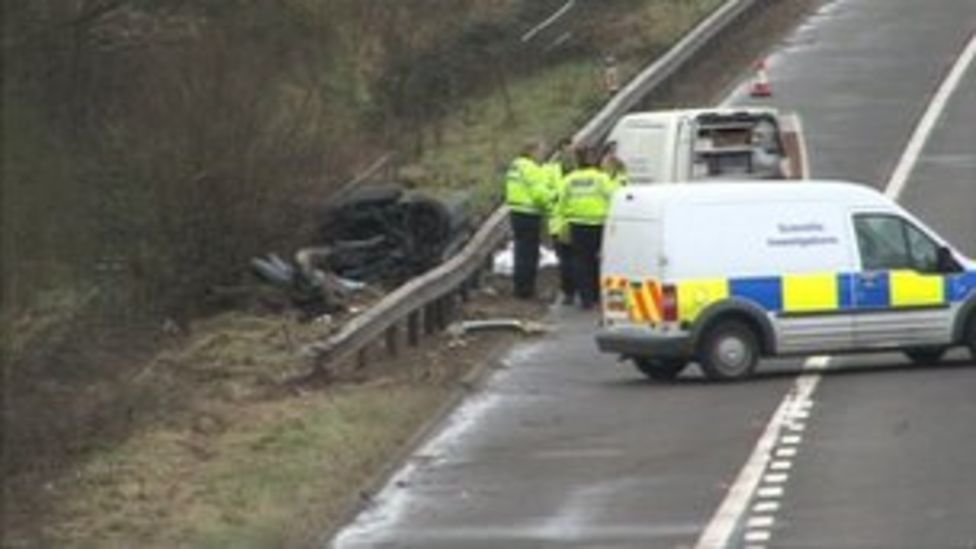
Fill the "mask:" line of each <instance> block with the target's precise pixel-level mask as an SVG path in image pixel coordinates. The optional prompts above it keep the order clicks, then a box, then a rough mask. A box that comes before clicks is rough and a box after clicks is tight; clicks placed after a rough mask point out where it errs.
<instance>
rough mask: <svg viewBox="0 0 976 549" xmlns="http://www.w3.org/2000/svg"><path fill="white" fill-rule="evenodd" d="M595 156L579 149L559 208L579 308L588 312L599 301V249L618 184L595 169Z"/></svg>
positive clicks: (566, 181)
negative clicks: (567, 234) (567, 238)
mask: <svg viewBox="0 0 976 549" xmlns="http://www.w3.org/2000/svg"><path fill="white" fill-rule="evenodd" d="M598 162H599V153H598V152H597V151H596V150H595V149H592V148H582V149H579V151H578V154H577V168H576V169H575V170H573V171H572V172H571V173H570V174H569V175H567V176H566V178H565V180H564V181H563V193H562V196H561V197H560V205H559V209H560V212H561V214H562V215H563V216H564V217H565V219H566V221H567V222H568V223H569V232H570V240H571V242H572V246H573V255H574V259H575V266H576V269H575V271H576V283H577V286H578V288H579V294H580V305H581V306H582V307H583V308H584V309H592V308H593V307H594V306H595V305H596V303H597V301H599V298H600V247H601V245H602V241H603V224H604V222H605V220H606V217H607V213H608V210H609V209H610V199H611V197H612V196H613V193H614V191H616V190H617V188H618V187H619V183H618V182H617V181H615V180H614V179H612V178H611V177H610V176H608V175H607V174H606V173H605V172H603V171H602V170H600V169H599V168H598V167H597V164H598Z"/></svg>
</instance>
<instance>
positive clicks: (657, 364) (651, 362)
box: [634, 358, 688, 381]
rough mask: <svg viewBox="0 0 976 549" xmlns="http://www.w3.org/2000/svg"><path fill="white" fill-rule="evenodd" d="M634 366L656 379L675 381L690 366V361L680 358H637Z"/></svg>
mask: <svg viewBox="0 0 976 549" xmlns="http://www.w3.org/2000/svg"><path fill="white" fill-rule="evenodd" d="M634 366H637V369H638V370H640V371H641V373H642V374H644V375H645V376H647V377H648V378H650V379H653V380H654V381H674V379H675V378H677V377H678V375H679V374H681V372H682V371H683V370H684V369H685V367H686V366H688V361H686V360H683V359H680V358H635V359H634Z"/></svg>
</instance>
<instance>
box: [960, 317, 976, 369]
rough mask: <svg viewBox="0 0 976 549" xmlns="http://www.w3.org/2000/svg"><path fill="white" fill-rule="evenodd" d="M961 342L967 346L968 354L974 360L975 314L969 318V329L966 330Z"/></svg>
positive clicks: (975, 340)
mask: <svg viewBox="0 0 976 549" xmlns="http://www.w3.org/2000/svg"><path fill="white" fill-rule="evenodd" d="M963 343H964V344H965V345H966V346H967V347H969V354H971V355H972V356H973V361H974V362H976V316H974V317H973V318H972V319H970V320H969V329H968V330H966V340H965V341H964V342H963Z"/></svg>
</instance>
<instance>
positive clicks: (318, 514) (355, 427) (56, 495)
mask: <svg viewBox="0 0 976 549" xmlns="http://www.w3.org/2000/svg"><path fill="white" fill-rule="evenodd" d="M503 285H504V284H503ZM498 292H504V293H507V290H506V289H504V288H498V289H496V290H495V291H494V292H492V293H490V294H482V295H479V296H478V297H477V298H476V299H475V300H473V301H472V302H470V303H469V304H467V305H466V309H465V315H466V316H467V317H470V318H483V317H486V316H495V315H497V314H499V313H505V312H507V313H508V314H512V313H513V312H517V315H518V316H521V317H539V316H541V315H542V314H543V312H544V310H545V307H544V306H543V305H542V304H534V305H529V306H526V305H525V304H514V303H511V302H510V301H509V300H507V299H504V298H502V299H499V298H498V297H497V293H498ZM192 331H193V333H194V334H196V335H194V336H192V337H189V338H188V340H187V341H185V342H184V344H183V345H181V346H179V347H178V348H175V349H173V350H170V351H166V352H163V353H161V354H160V355H158V356H157V357H156V358H155V359H154V360H153V361H152V362H151V363H150V365H149V366H148V367H147V368H145V369H144V370H143V372H142V373H141V374H140V379H139V380H138V384H139V385H142V386H153V387H155V398H156V399H157V401H156V402H155V403H154V406H155V407H156V413H157V414H158V419H157V420H156V421H154V422H151V423H150V424H147V425H146V426H145V427H144V428H142V429H140V430H139V431H137V432H136V434H134V435H133V436H131V437H129V438H128V439H126V440H125V441H124V442H122V443H121V444H118V445H115V446H107V447H105V448H103V449H102V450H100V451H97V452H94V453H93V454H92V457H91V458H90V459H88V460H87V461H86V462H85V463H83V464H82V465H80V466H79V467H78V468H76V469H75V471H74V472H73V473H72V474H71V475H70V476H67V477H62V478H60V479H58V480H56V481H53V482H49V483H47V484H46V485H45V486H44V488H43V490H42V494H41V495H42V496H43V497H44V498H45V499H46V500H47V501H48V505H47V506H46V508H45V511H44V512H45V513H47V515H48V516H46V517H44V522H43V524H39V523H37V520H36V519H37V518H38V517H34V521H31V520H29V519H30V517H21V518H22V519H25V520H22V521H20V524H17V523H15V524H13V526H14V528H13V529H12V530H11V531H9V532H8V533H7V536H8V537H7V538H6V539H5V541H4V543H5V544H6V545H7V546H11V547H18V546H31V547H34V546H42V547H47V546H57V547H95V546H97V547H103V546H108V547H133V546H140V547H278V546H292V545H296V544H299V543H303V542H307V541H308V539H309V537H311V536H313V535H319V534H321V533H322V532H324V531H328V529H330V528H332V527H334V526H335V525H336V522H337V521H339V520H341V519H342V518H343V516H344V512H345V511H346V510H347V508H348V507H347V506H348V505H349V503H350V495H354V494H357V493H358V490H360V489H362V487H363V486H364V483H365V482H366V480H367V479H369V478H371V477H372V476H373V475H375V474H376V473H377V471H379V470H380V469H381V468H382V467H383V466H384V465H385V464H386V463H387V462H388V460H389V459H390V456H392V455H394V454H395V453H396V451H397V449H398V448H400V447H402V445H403V444H404V442H405V441H406V440H407V439H408V438H409V437H411V436H412V434H413V433H415V432H416V431H417V429H418V428H419V427H420V425H422V424H423V423H424V422H425V421H426V420H428V419H429V418H430V417H431V416H432V415H433V413H434V411H435V410H436V409H437V408H439V407H440V406H441V405H442V404H443V403H444V402H445V400H446V398H447V396H448V395H449V394H451V392H452V391H455V390H458V385H457V382H458V380H459V379H460V378H461V377H462V376H463V375H464V374H465V373H466V372H468V371H469V370H470V369H471V368H472V367H473V366H474V365H475V364H480V363H482V362H483V361H484V360H485V356H487V355H488V354H489V350H490V349H491V348H493V347H495V346H497V345H499V344H501V342H503V341H511V338H512V336H510V335H507V334H487V335H484V336H479V337H476V338H473V339H471V340H469V341H467V345H465V346H464V347H462V348H458V347H457V346H455V345H448V343H449V339H448V337H447V336H446V335H440V336H436V337H434V338H431V339H429V340H427V341H426V342H425V344H424V345H423V346H421V347H420V348H418V349H416V350H413V351H410V352H407V353H404V354H403V355H401V357H399V358H398V359H396V360H377V361H376V363H375V364H372V365H371V366H370V367H369V368H368V369H366V370H365V371H363V370H360V371H353V372H346V375H345V376H343V377H342V378H341V379H340V383H338V384H334V385H330V386H328V387H324V388H322V387H318V388H317V387H314V386H309V385H307V384H295V383H291V382H290V380H293V379H295V376H298V375H300V374H303V373H305V372H307V368H308V366H309V365H308V362H307V361H306V360H305V359H303V358H302V357H301V355H300V352H299V351H300V349H301V347H302V346H303V345H304V344H305V343H308V342H310V341H312V340H313V339H315V338H318V337H321V336H322V334H323V333H324V332H325V331H326V329H325V328H323V326H321V325H316V324H299V323H297V322H293V321H289V320H284V319H281V318H272V317H260V316H253V315H245V314H228V315H223V316H221V317H217V318H214V319H211V320H208V321H205V322H201V323H198V324H196V325H194V326H193V327H192ZM20 489H21V490H22V492H21V493H27V492H23V490H27V491H30V490H34V489H36V486H22V487H20Z"/></svg>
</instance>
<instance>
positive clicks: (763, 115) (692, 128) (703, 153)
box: [607, 107, 809, 184]
mask: <svg viewBox="0 0 976 549" xmlns="http://www.w3.org/2000/svg"><path fill="white" fill-rule="evenodd" d="M607 141H608V142H613V143H616V145H617V156H618V157H619V158H620V159H621V160H622V161H623V163H624V165H626V166H627V172H628V177H629V180H630V182H631V183H632V184H648V183H661V182H665V181H701V180H706V181H707V180H716V179H725V180H728V179H736V180H744V179H807V178H808V174H809V166H808V161H807V152H806V144H805V141H804V138H803V130H802V126H801V123H800V118H799V116H797V115H796V114H794V113H784V112H780V111H778V110H776V109H773V108H768V107H751V108H712V109H685V110H668V111H651V112H638V113H632V114H628V115H626V116H624V117H622V118H621V119H620V120H619V121H618V122H617V124H616V125H615V126H614V128H613V129H612V130H611V131H610V134H609V136H608V137H607Z"/></svg>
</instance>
